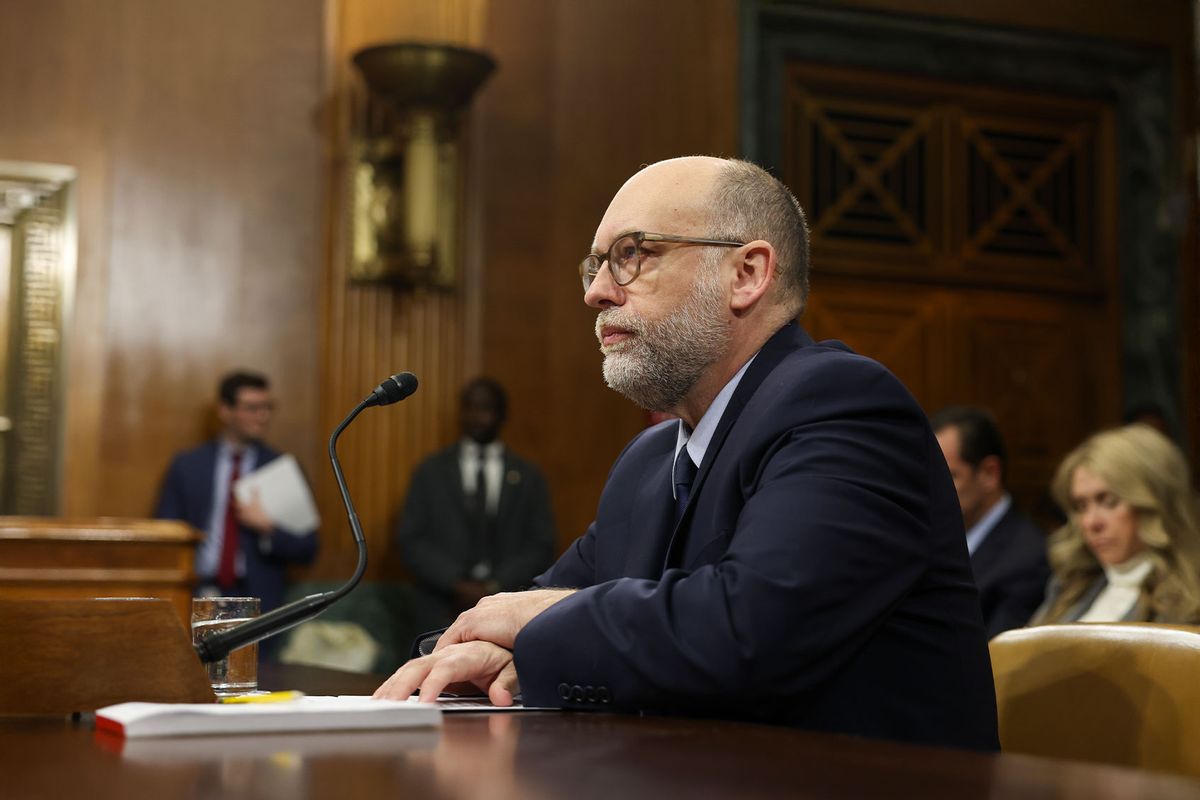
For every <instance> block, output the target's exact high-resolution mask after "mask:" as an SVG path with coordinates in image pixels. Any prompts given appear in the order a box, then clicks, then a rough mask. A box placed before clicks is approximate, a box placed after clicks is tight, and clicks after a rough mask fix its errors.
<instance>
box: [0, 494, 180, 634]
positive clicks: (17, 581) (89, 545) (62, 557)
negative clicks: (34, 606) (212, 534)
mask: <svg viewBox="0 0 1200 800" xmlns="http://www.w3.org/2000/svg"><path fill="white" fill-rule="evenodd" d="M200 539H201V535H200V533H199V531H197V530H196V529H195V528H193V527H191V526H190V525H187V524H185V523H183V522H176V521H174V520H154V519H123V518H117V517H97V518H89V519H67V518H60V517H3V516H0V597H5V598H10V599H21V600H33V599H39V600H66V599H82V598H88V597H161V598H162V599H164V600H168V601H170V602H171V604H172V605H173V606H174V607H175V610H176V612H177V613H178V614H179V618H180V619H181V620H183V623H184V624H185V625H187V624H188V623H189V620H190V618H191V603H192V586H193V584H194V583H195V573H194V564H195V557H196V553H195V551H196V543H197V542H198V541H199V540H200Z"/></svg>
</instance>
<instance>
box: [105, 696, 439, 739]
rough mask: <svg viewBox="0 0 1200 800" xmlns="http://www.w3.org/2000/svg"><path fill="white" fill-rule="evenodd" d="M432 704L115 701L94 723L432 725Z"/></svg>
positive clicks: (188, 732)
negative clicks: (116, 702)
mask: <svg viewBox="0 0 1200 800" xmlns="http://www.w3.org/2000/svg"><path fill="white" fill-rule="evenodd" d="M441 723H442V712H441V710H440V709H439V708H438V707H437V706H435V705H431V704H429V705H427V704H416V703H406V702H398V701H392V700H372V699H371V698H369V697H302V698H300V699H297V700H291V701H288V702H284V703H229V704H225V703H222V704H212V703H118V704H117V705H115V706H107V707H105V708H101V709H99V710H98V711H96V729H97V730H102V731H108V732H110V733H114V734H117V735H118V736H124V737H126V738H128V739H134V738H140V737H143V736H192V735H199V734H213V733H224V734H231V733H232V734H240V733H267V732H275V731H335V730H381V729H388V728H411V727H422V726H435V725H440V724H441Z"/></svg>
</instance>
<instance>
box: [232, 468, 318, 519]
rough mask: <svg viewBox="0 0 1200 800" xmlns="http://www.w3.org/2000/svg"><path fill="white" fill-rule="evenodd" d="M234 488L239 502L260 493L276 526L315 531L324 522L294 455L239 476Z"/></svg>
mask: <svg viewBox="0 0 1200 800" xmlns="http://www.w3.org/2000/svg"><path fill="white" fill-rule="evenodd" d="M233 491H234V494H235V495H237V499H238V502H239V503H249V502H251V501H252V500H253V499H254V495H255V494H256V493H257V495H258V500H259V502H260V503H262V507H263V511H265V512H266V514H267V516H268V517H270V518H271V521H272V522H274V523H275V526H276V527H278V528H280V529H282V530H285V531H287V532H288V533H291V534H295V535H297V536H299V535H303V534H307V533H312V532H313V531H315V530H316V529H317V528H318V527H319V526H320V524H321V518H320V517H319V516H318V515H317V504H316V503H315V502H313V496H312V492H311V491H310V490H309V488H308V481H306V480H304V473H303V472H301V471H300V465H299V464H297V463H296V459H295V458H294V457H293V456H292V455H291V454H285V455H282V456H280V457H279V458H277V459H275V460H274V461H272V462H271V463H270V464H267V465H266V466H264V467H261V468H260V469H256V470H255V471H254V472H251V473H250V474H249V475H244V476H243V477H241V478H238V481H237V483H235V484H234V485H233Z"/></svg>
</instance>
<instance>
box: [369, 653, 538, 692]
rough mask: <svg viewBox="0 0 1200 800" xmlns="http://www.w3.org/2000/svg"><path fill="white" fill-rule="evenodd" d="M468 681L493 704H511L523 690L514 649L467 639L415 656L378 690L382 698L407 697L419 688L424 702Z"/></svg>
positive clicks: (467, 683)
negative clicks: (460, 642)
mask: <svg viewBox="0 0 1200 800" xmlns="http://www.w3.org/2000/svg"><path fill="white" fill-rule="evenodd" d="M464 684H465V685H469V686H473V687H476V688H478V689H481V690H483V691H485V692H487V696H488V699H489V700H491V701H492V705H496V706H511V705H512V704H513V695H515V694H516V693H517V692H519V691H520V684H519V683H518V682H517V668H516V667H515V666H514V665H513V656H512V653H510V652H509V651H507V650H505V649H504V648H503V647H498V646H496V645H494V644H491V643H490V642H466V643H463V644H457V645H455V646H454V647H445V648H441V649H440V651H439V652H436V653H433V654H432V655H428V656H424V657H423V658H414V659H413V660H412V661H409V662H408V663H407V664H405V665H404V666H402V667H401V668H400V669H398V670H396V673H395V674H394V675H392V677H390V678H388V679H387V680H386V681H384V684H383V685H382V686H380V687H379V688H378V689H376V690H375V695H374V696H375V697H376V698H377V699H381V700H407V699H408V697H409V695H411V694H412V693H413V692H414V691H416V690H417V689H418V688H419V689H420V690H421V696H420V700H421V702H422V703H432V702H434V701H436V700H437V697H438V695H439V694H441V693H442V692H443V691H444V690H445V689H450V691H454V690H455V689H456V688H458V689H460V690H461V689H462V688H463V686H464Z"/></svg>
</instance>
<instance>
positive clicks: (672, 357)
mask: <svg viewBox="0 0 1200 800" xmlns="http://www.w3.org/2000/svg"><path fill="white" fill-rule="evenodd" d="M716 278H717V272H716V270H712V271H711V272H710V273H706V274H705V275H703V276H702V277H701V278H700V279H699V280H698V281H697V283H696V285H695V288H694V289H693V291H692V293H691V294H690V295H689V296H688V298H687V300H685V301H684V304H683V305H682V306H680V307H679V308H678V309H676V310H675V311H673V312H671V313H670V314H668V315H667V316H666V317H664V318H662V319H660V320H655V321H652V322H648V321H646V320H644V319H642V318H641V317H636V316H634V315H632V314H625V313H623V312H622V311H621V309H618V308H610V309H607V310H605V311H601V312H600V314H599V315H597V317H596V335H597V338H599V335H600V329H601V328H602V327H603V326H605V325H616V326H619V327H621V328H625V329H626V330H628V331H630V332H632V333H634V334H635V335H634V336H632V337H630V338H629V339H626V340H625V341H623V342H620V343H619V344H617V345H614V346H613V347H612V348H610V349H609V350H608V352H606V353H605V354H604V382H605V383H606V384H608V387H609V388H610V389H613V390H614V391H617V392H620V393H621V394H623V395H625V397H627V398H629V399H630V400H632V401H633V402H634V403H636V404H638V405H639V406H641V407H642V408H644V409H646V410H648V411H673V410H675V409H677V408H678V406H679V404H680V402H681V401H682V400H683V398H684V397H686V396H687V393H688V392H689V391H691V389H692V387H693V386H695V385H696V381H697V380H699V379H700V376H701V375H703V374H704V371H705V370H706V369H708V368H709V367H711V366H712V365H713V364H714V363H716V361H717V359H718V358H720V357H721V355H722V354H723V353H724V352H725V349H726V348H727V347H728V345H729V322H728V321H727V320H726V319H725V316H724V308H725V303H724V298H723V296H722V292H721V290H720V287H719V286H718V285H717V281H716Z"/></svg>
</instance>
